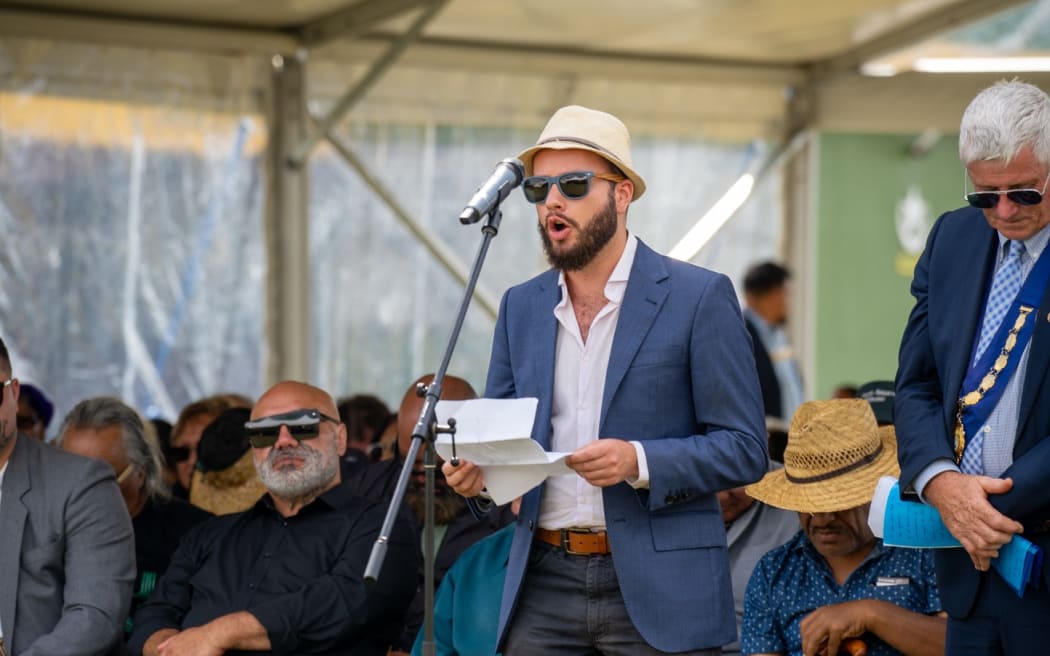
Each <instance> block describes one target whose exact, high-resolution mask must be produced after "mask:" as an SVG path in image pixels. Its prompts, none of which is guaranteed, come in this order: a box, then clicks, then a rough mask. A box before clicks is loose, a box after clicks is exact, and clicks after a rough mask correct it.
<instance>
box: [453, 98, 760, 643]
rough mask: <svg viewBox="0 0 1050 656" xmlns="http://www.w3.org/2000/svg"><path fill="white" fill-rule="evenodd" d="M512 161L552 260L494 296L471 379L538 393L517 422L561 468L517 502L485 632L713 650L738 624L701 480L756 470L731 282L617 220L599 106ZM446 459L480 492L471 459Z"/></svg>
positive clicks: (567, 120) (718, 524)
mask: <svg viewBox="0 0 1050 656" xmlns="http://www.w3.org/2000/svg"><path fill="white" fill-rule="evenodd" d="M521 159H522V161H523V162H524V164H525V168H526V171H527V173H528V174H529V176H530V177H528V178H527V179H526V180H525V181H524V187H523V190H524V192H525V197H526V199H527V200H529V201H530V202H532V203H535V204H536V206H537V222H538V224H539V228H540V234H541V237H542V239H543V242H544V248H545V251H546V253H547V259H548V260H549V261H550V263H551V265H552V266H553V268H552V269H551V270H550V271H547V272H545V273H543V274H540V275H539V276H537V277H536V278H533V279H532V280H530V281H528V282H526V283H524V284H521V285H518V286H516V287H513V288H512V289H510V290H509V291H508V292H507V293H506V295H505V296H504V297H503V302H502V304H501V307H500V313H499V319H498V320H497V323H496V330H495V337H494V339H493V346H492V358H491V360H490V362H489V373H488V383H487V386H486V391H485V395H486V396H489V397H496V398H512V397H536V398H537V399H539V404H538V409H537V411H536V421H535V424H534V427H533V434H532V437H533V439H535V440H536V441H537V442H539V443H540V445H542V446H543V447H544V448H545V449H548V450H551V451H560V452H572V453H571V455H570V456H569V457H568V458H567V460H566V463H567V464H568V465H569V467H571V468H572V469H573V470H574V471H575V474H568V475H563V476H554V477H551V478H549V479H547V481H546V482H545V483H544V484H543V485H541V486H539V487H537V488H535V489H533V490H532V491H530V492H528V493H527V494H526V495H525V496H524V498H523V500H522V505H521V513H520V514H519V516H518V522H517V529H516V531H515V533H514V539H513V543H512V546H511V552H510V557H509V560H508V563H507V578H506V583H505V585H504V589H503V600H502V606H501V610H500V624H499V626H500V628H499V633H500V640H501V643H500V646H501V648H502V650H503V653H504V654H506V655H507V656H520V655H522V654H545V655H549V654H580V653H603V654H632V655H640V654H664V653H689V654H700V653H705V654H709V653H715V654H717V653H720V651H721V650H720V647H721V645H724V644H726V643H729V642H732V641H733V639H734V637H735V635H736V624H735V621H734V612H733V597H732V593H731V590H730V576H729V564H728V559H727V556H726V537H725V527H724V525H723V523H722V515H721V512H720V509H719V505H718V499H717V497H716V494H717V492H718V491H719V490H723V489H726V488H731V487H736V486H739V485H743V484H746V483H749V482H752V481H755V480H758V478H760V477H761V476H762V474H763V473H765V469H766V437H765V428H764V426H763V413H762V401H761V397H760V395H759V388H758V376H757V374H756V371H755V361H754V357H753V355H752V352H751V345H750V343H749V340H748V336H747V332H746V331H745V330H744V323H743V319H742V318H741V315H740V306H739V304H738V302H737V299H736V294H734V292H733V286H732V284H731V283H730V282H729V280H728V279H727V278H726V277H725V276H723V275H719V274H716V273H713V272H711V271H707V270H705V269H701V268H699V267H695V266H692V265H690V264H687V263H684V262H678V261H676V260H672V259H669V258H667V257H664V256H661V255H658V254H657V253H655V252H653V251H652V249H650V248H649V247H647V246H646V245H645V244H643V243H642V242H641V241H640V240H639V239H638V238H637V237H635V236H634V235H633V234H629V233H628V231H627V224H626V222H627V208H628V205H629V204H630V203H631V202H632V201H633V200H635V199H637V198H638V197H639V196H641V194H642V193H643V192H644V190H645V183H644V181H643V180H642V178H641V176H639V175H638V174H637V173H635V172H634V170H633V169H632V167H631V155H630V137H629V135H628V133H627V128H626V127H625V126H624V125H623V123H621V122H620V121H619V119H617V118H616V117H614V116H611V115H610V114H606V113H605V112H599V111H595V110H591V109H587V108H584V107H564V108H562V109H560V110H558V112H557V113H555V115H554V116H553V117H552V118H551V120H550V122H548V124H547V127H546V128H545V129H544V131H543V134H542V135H541V136H540V140H539V142H538V143H537V144H536V146H534V147H532V148H529V149H528V150H526V151H525V152H523V153H522V155H521ZM443 469H444V472H445V475H446V478H447V481H448V483H449V485H450V486H452V488H453V489H455V490H456V491H457V492H459V493H460V494H463V495H464V496H476V495H478V494H480V493H481V492H483V486H484V477H483V475H482V472H481V470H480V468H479V467H478V466H477V465H476V464H474V463H468V462H464V463H461V465H460V466H458V467H454V466H452V465H451V463H445V465H444V468H443ZM474 503H475V504H476V503H478V502H477V501H475V502H474Z"/></svg>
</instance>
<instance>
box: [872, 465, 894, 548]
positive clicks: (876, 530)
mask: <svg viewBox="0 0 1050 656" xmlns="http://www.w3.org/2000/svg"><path fill="white" fill-rule="evenodd" d="M896 482H897V479H896V478H893V477H892V476H883V477H882V478H880V479H879V482H878V483H876V484H875V494H874V495H873V496H872V498H871V508H870V509H869V510H868V527H869V528H871V532H872V533H873V534H874V535H875V537H877V538H881V537H882V531H883V524H884V521H883V520H884V518H885V516H886V497H887V496H889V493H890V490H892V489H893V484H894V483H896Z"/></svg>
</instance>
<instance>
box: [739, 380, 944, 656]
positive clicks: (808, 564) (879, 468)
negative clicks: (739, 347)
mask: <svg viewBox="0 0 1050 656" xmlns="http://www.w3.org/2000/svg"><path fill="white" fill-rule="evenodd" d="M896 457H897V449H896V440H895V438H894V435H893V428H892V427H890V426H886V427H883V428H879V426H878V425H877V424H876V421H875V416H874V414H872V410H871V406H870V405H869V404H868V403H867V402H866V401H864V400H863V399H835V400H831V401H811V402H809V403H803V404H802V405H801V406H799V409H798V411H797V412H796V413H795V415H794V417H793V418H792V420H791V428H790V430H789V432H788V443H787V449H786V450H785V452H784V468H783V469H779V470H777V471H773V472H770V473H769V474H767V475H766V476H765V478H763V479H762V480H761V481H759V482H758V483H755V484H753V485H749V486H748V487H747V488H746V489H747V493H748V494H749V495H751V496H752V497H754V498H755V499H758V500H759V501H762V502H763V503H766V504H769V505H771V506H776V507H778V508H784V509H787V510H794V511H796V512H798V514H799V520H800V521H801V523H802V530H801V531H800V532H799V533H798V534H797V535H796V536H795V537H794V538H792V539H791V540H790V541H789V542H788V543H787V544H785V545H783V546H781V547H778V548H776V549H774V550H773V551H770V552H769V553H768V554H766V555H765V557H763V558H762V560H761V561H759V563H758V566H757V567H756V568H755V571H754V573H753V574H752V576H751V580H750V582H749V583H748V585H747V593H746V595H745V598H744V626H743V631H742V633H743V635H742V636H741V651H742V652H743V653H745V654H807V655H810V654H829V655H831V656H834V655H835V654H838V653H839V648H840V646H841V645H842V643H843V642H844V641H845V640H846V639H848V638H860V639H861V640H863V642H864V643H865V644H866V645H867V648H868V651H867V653H868V654H869V655H871V656H875V655H877V654H896V653H905V654H943V653H944V636H945V630H946V626H947V620H946V619H945V618H946V617H947V616H946V615H945V613H944V612H943V611H942V608H941V603H940V597H939V595H938V593H937V582H936V578H935V574H934V569H933V558H932V556H931V555H930V554H929V552H927V551H925V550H921V549H898V548H894V547H886V546H883V544H882V541H881V540H877V539H876V538H875V536H874V535H872V533H871V529H869V528H868V509H869V506H870V505H871V497H872V494H873V493H874V491H875V484H876V483H877V482H878V480H879V478H880V477H882V476H896V475H897V472H898V469H897V459H896Z"/></svg>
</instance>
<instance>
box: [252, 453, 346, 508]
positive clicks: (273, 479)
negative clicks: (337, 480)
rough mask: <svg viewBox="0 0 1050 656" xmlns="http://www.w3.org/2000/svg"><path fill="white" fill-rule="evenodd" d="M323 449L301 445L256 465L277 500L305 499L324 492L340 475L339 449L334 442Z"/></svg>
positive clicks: (268, 457) (261, 477)
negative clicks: (338, 473)
mask: <svg viewBox="0 0 1050 656" xmlns="http://www.w3.org/2000/svg"><path fill="white" fill-rule="evenodd" d="M320 446H321V448H320V449H314V448H312V447H310V446H306V445H305V444H302V443H300V444H299V445H297V446H294V447H289V448H284V449H273V450H271V451H270V453H269V455H268V456H267V457H266V459H265V460H260V461H257V462H256V463H255V469H256V471H258V472H259V479H260V480H261V481H262V482H263V485H265V486H266V488H267V489H268V490H269V491H270V493H271V494H273V495H274V496H276V497H279V498H281V499H285V500H294V499H302V498H305V497H308V496H310V495H312V494H315V493H316V492H318V491H319V490H323V489H325V488H326V487H327V486H328V484H329V483H330V482H331V481H332V479H333V478H334V477H335V475H336V473H337V472H338V471H339V449H338V446H337V445H336V443H335V441H334V440H327V441H324V442H321V443H320Z"/></svg>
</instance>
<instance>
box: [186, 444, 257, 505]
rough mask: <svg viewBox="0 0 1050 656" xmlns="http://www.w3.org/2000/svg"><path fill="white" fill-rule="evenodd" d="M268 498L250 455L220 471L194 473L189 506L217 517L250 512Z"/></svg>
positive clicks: (243, 456) (248, 453) (195, 471)
mask: <svg viewBox="0 0 1050 656" xmlns="http://www.w3.org/2000/svg"><path fill="white" fill-rule="evenodd" d="M264 494H266V486H265V485H263V482H262V481H261V480H259V474H258V473H257V472H256V471H255V462H254V461H253V460H252V453H251V451H248V452H246V453H245V454H244V455H242V456H241V457H240V458H238V459H237V462H235V463H233V464H232V465H230V466H229V467H227V468H226V469H221V470H219V471H201V470H199V469H197V470H194V472H193V478H192V480H191V482H190V503H192V504H193V505H195V506H197V507H198V508H203V509H204V510H207V511H208V512H210V513H212V514H214V515H228V514H230V513H235V512H241V511H244V510H248V509H249V508H251V507H252V506H254V505H255V502H256V501H258V500H259V499H260V498H262V495H264Z"/></svg>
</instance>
